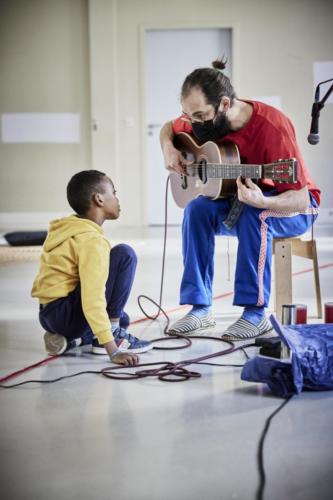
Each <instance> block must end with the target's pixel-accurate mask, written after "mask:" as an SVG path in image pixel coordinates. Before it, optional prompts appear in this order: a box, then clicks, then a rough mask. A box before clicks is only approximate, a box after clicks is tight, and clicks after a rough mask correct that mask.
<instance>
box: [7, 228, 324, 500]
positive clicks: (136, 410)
mask: <svg viewBox="0 0 333 500" xmlns="http://www.w3.org/2000/svg"><path fill="white" fill-rule="evenodd" d="M177 233H178V231H174V232H173V234H172V236H171V237H170V238H169V240H168V245H167V260H166V274H165V292H164V300H163V304H164V307H165V309H166V310H168V311H172V312H171V313H170V316H171V318H172V320H174V319H176V318H178V317H180V315H182V314H183V313H184V312H185V311H186V308H184V309H177V307H178V283H179V279H180V275H181V257H180V240H179V238H178V237H177V236H176V235H177ZM118 236H119V241H127V242H128V243H130V244H132V245H133V246H134V248H135V249H136V251H137V254H138V257H139V265H138V271H137V278H136V281H135V284H134V289H133V293H132V297H131V299H130V302H129V304H128V308H127V311H128V312H129V313H130V315H131V318H132V320H133V321H136V320H138V319H140V318H142V313H141V311H140V310H139V308H138V306H137V303H136V298H137V296H138V295H139V294H145V295H148V296H151V297H152V298H153V299H155V300H158V294H159V282H160V273H161V256H162V231H159V230H156V231H155V233H154V235H153V236H151V235H143V237H135V238H131V239H128V238H127V239H126V238H124V237H122V238H120V236H121V235H118ZM115 242H117V240H115ZM317 244H318V247H319V263H320V266H321V271H320V277H321V286H322V295H323V302H326V301H333V287H332V278H333V239H332V238H324V237H321V238H318V239H317ZM235 252H236V246H235V242H234V241H233V240H230V241H228V240H227V239H223V238H220V239H219V240H218V241H217V252H216V279H215V287H214V294H215V296H217V298H216V299H215V301H214V313H215V316H216V319H217V326H216V328H215V329H214V330H212V331H211V332H210V333H211V335H216V336H220V335H221V333H222V332H223V330H224V328H225V327H226V326H227V325H228V324H229V323H230V322H231V321H233V320H234V319H235V318H237V316H238V315H239V312H240V309H238V308H235V307H233V306H232V290H233V274H234V267H235ZM228 260H229V266H228V265H227V264H226V262H227V261H228ZM293 265H294V271H304V272H302V273H301V274H298V275H297V276H295V278H294V297H295V299H294V301H295V302H298V303H305V304H307V305H308V311H309V316H312V318H310V321H312V322H318V320H316V319H315V318H314V317H313V316H314V315H315V312H316V311H315V301H314V286H313V275H312V273H311V272H307V271H308V270H309V269H310V268H311V264H310V262H309V261H306V260H304V259H298V258H294V263H293ZM36 270H37V262H36V261H34V262H28V263H16V264H5V265H0V275H1V285H0V298H1V308H0V347H1V370H0V376H4V375H7V374H9V373H12V372H14V371H16V370H19V369H21V368H23V367H26V366H29V365H31V364H33V363H36V362H38V361H41V360H43V359H45V357H46V355H45V352H44V350H43V342H42V333H43V331H42V329H41V328H40V326H39V324H38V320H37V304H36V302H35V301H33V300H32V299H31V298H30V297H29V291H30V287H31V283H32V280H33V277H34V275H35V273H36ZM147 309H148V310H149V312H150V313H153V312H154V309H153V307H152V306H150V305H148V304H147ZM270 309H271V310H272V307H271V308H270ZM163 327H164V319H163V318H161V319H159V320H158V321H155V322H152V321H143V322H139V323H137V324H134V325H133V326H132V329H131V331H132V333H134V334H135V335H137V336H140V337H145V338H149V339H153V338H156V337H160V336H161V335H162V334H163ZM220 349H221V344H220V343H219V342H217V341H206V340H200V339H198V340H196V341H194V343H193V346H192V347H191V348H190V349H187V350H180V351H173V352H164V351H152V352H150V353H146V354H144V355H142V356H141V361H142V362H152V361H166V360H169V361H176V360H182V359H190V358H193V357H197V356H201V355H204V354H208V353H210V352H214V351H217V350H220ZM248 351H249V352H248V353H249V354H250V355H252V354H255V350H254V349H253V348H251V349H249V350H248ZM244 361H245V356H244V354H243V353H241V352H240V353H235V354H231V355H228V356H226V357H224V358H217V359H216V360H215V362H220V363H223V362H225V363H230V364H234V363H236V364H237V363H240V364H242V363H244ZM213 362H214V361H213ZM106 366H110V365H109V364H108V359H107V357H104V356H102V357H96V356H93V355H91V354H90V353H89V351H88V350H87V349H85V350H80V349H77V350H76V351H75V352H72V353H68V354H67V355H64V356H62V357H60V358H56V359H54V360H52V361H50V362H48V363H47V364H44V365H42V366H40V367H38V368H35V369H33V370H31V371H28V372H25V373H24V374H23V375H22V376H20V377H16V378H15V379H12V380H11V381H8V383H15V382H19V381H24V380H28V379H43V380H46V379H54V378H57V377H60V376H63V375H69V374H73V373H76V372H78V371H83V370H99V369H101V368H103V367H106ZM191 368H192V369H195V370H197V371H200V373H202V377H201V378H199V379H195V380H190V381H187V382H182V383H166V382H161V381H159V380H155V379H149V378H148V379H144V380H133V381H115V380H109V379H107V378H105V377H103V376H101V375H94V374H87V375H82V376H79V377H76V378H71V379H67V380H62V381H60V382H57V383H54V384H43V385H40V384H30V385H24V386H22V387H20V388H16V389H8V390H1V393H0V400H1V407H0V408H1V410H0V411H1V419H0V428H1V456H0V458H1V464H2V465H1V474H0V476H1V477H0V480H1V490H0V491H1V493H2V495H1V496H2V498H4V499H6V500H7V499H16V500H23V499H24V500H26V499H29V500H30V499H33V500H45V499H48V500H59V499H66V500H67V499H68V500H72V499H81V500H86V499H87V500H89V499H97V500H99V499H100V500H104V499H110V498H111V499H113V500H132V499H136V500H141V499H142V500H164V499H165V500H166V499H169V498H173V499H175V500H201V499H205V500H215V499H237V500H248V499H255V498H256V489H257V486H258V471H257V465H256V453H257V444H258V439H259V436H260V433H261V431H262V429H263V426H264V423H265V420H266V418H267V417H268V416H269V415H270V414H271V413H272V412H273V411H274V410H275V409H276V408H277V407H278V406H279V405H280V403H281V400H280V399H278V398H276V397H274V396H272V395H271V393H270V392H269V391H268V389H267V388H266V387H265V386H264V385H261V384H254V383H247V382H243V381H241V380H240V370H241V369H240V368H231V367H227V368H225V367H212V366H192V367H191ZM332 421H333V392H319V393H310V392H306V393H302V394H301V395H299V396H297V397H294V398H293V399H292V400H291V401H290V402H289V403H288V405H287V406H286V407H285V408H284V409H283V410H282V411H281V413H279V414H278V415H277V416H276V417H275V419H274V420H273V421H272V424H271V428H270V430H269V434H268V437H267V440H266V443H265V450H264V458H265V468H266V474H267V484H266V489H265V495H264V498H265V499H266V500H284V499H293V500H313V499H318V500H326V499H327V500H328V499H332V498H333V493H332V491H333V430H332Z"/></svg>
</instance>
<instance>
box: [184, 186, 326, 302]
mask: <svg viewBox="0 0 333 500" xmlns="http://www.w3.org/2000/svg"><path fill="white" fill-rule="evenodd" d="M266 195H267V196H268V193H266ZM269 195H271V193H270V194H269ZM310 197H311V203H310V204H309V207H308V209H307V210H306V212H305V213H290V214H288V213H287V214H286V212H284V213H283V212H276V211H272V210H261V209H257V208H254V207H251V206H249V205H244V209H243V211H242V213H241V215H240V217H239V219H238V221H237V223H236V224H235V225H234V227H233V228H232V229H231V230H228V229H227V228H226V227H225V226H224V224H223V221H224V220H225V219H226V217H227V215H228V212H229V210H230V202H229V201H228V200H227V199H220V200H215V201H213V200H211V199H209V198H207V197H205V196H199V197H198V198H196V199H195V200H192V201H191V202H190V203H189V204H188V205H187V207H186V208H185V211H184V219H183V228H182V235H183V262H184V273H183V278H182V282H181V289H180V303H181V304H192V305H193V304H202V305H205V306H210V305H211V303H212V285H213V277H214V249H215V236H216V235H225V236H236V237H237V238H238V251H237V264H236V274H235V287H234V302H233V303H234V305H237V306H246V305H251V306H265V307H267V305H268V302H269V297H270V289H271V265H272V242H273V238H289V237H293V236H299V235H301V234H303V233H305V232H306V231H307V230H308V229H309V227H310V226H311V224H312V223H313V222H314V220H315V219H316V217H317V214H318V206H317V202H316V201H315V200H314V198H313V197H312V196H310Z"/></svg>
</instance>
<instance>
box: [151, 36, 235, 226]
mask: <svg viewBox="0 0 333 500" xmlns="http://www.w3.org/2000/svg"><path fill="white" fill-rule="evenodd" d="M231 43H232V30H231V29H229V28H228V29H173V30H169V29H165V30H164V29H163V30H147V31H146V32H145V108H146V119H147V161H148V168H147V172H148V178H147V194H148V200H147V210H148V224H149V225H162V224H164V198H165V184H166V179H167V176H168V172H167V170H166V169H165V168H164V163H163V156H162V152H161V148H160V143H159V133H160V129H161V126H162V125H163V124H164V123H165V122H167V121H169V120H172V119H174V118H176V117H177V116H179V115H180V112H181V107H180V90H181V86H182V83H183V81H184V79H185V77H186V76H187V75H188V74H189V73H191V71H193V70H194V69H195V68H199V67H210V66H211V62H212V61H213V60H214V59H217V58H220V57H222V56H225V57H227V59H228V64H227V68H226V74H227V75H228V76H230V74H231V69H232V67H231V63H232V61H231V54H232V47H231ZM168 207H169V208H168V223H169V224H173V225H175V224H181V221H182V214H183V210H182V209H180V208H178V207H177V205H176V204H175V202H174V201H173V199H172V195H171V193H170V192H169V205H168Z"/></svg>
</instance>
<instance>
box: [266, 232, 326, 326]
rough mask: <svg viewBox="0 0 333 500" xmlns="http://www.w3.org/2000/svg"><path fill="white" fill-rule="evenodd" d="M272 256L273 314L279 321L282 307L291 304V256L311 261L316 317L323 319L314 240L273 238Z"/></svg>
mask: <svg viewBox="0 0 333 500" xmlns="http://www.w3.org/2000/svg"><path fill="white" fill-rule="evenodd" d="M273 254H275V312H276V316H277V318H278V320H279V321H281V316H282V305H283V304H292V303H293V293H292V256H293V255H297V256H298V257H304V258H305V259H310V260H312V261H313V272H314V279H315V285H316V299H317V315H318V318H322V317H323V310H322V304H321V292H320V282H319V269H318V257H317V246H316V240H314V239H313V240H302V239H301V238H274V240H273Z"/></svg>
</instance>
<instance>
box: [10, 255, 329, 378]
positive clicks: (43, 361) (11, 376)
mask: <svg viewBox="0 0 333 500" xmlns="http://www.w3.org/2000/svg"><path fill="white" fill-rule="evenodd" d="M328 267H333V263H330V264H324V265H322V266H319V269H327V268H328ZM312 271H313V268H310V269H304V270H303V271H297V272H294V273H293V276H299V275H301V274H305V273H310V272H312ZM233 293H234V292H226V293H222V294H221V295H215V297H213V300H219V299H224V298H225V297H230V295H233ZM186 307H188V305H184V306H179V307H175V308H174V309H169V311H167V314H170V313H172V312H175V311H179V310H181V309H184V308H186ZM148 319H149V318H140V319H137V320H135V321H132V322H131V325H136V324H138V323H142V322H143V321H147V320H148ZM57 358H59V356H49V357H48V358H46V359H43V360H42V361H39V362H38V363H35V364H33V365H29V366H26V367H25V368H21V369H20V370H17V371H16V372H13V373H9V374H8V375H5V376H4V377H2V378H0V384H2V383H3V382H6V381H7V380H10V379H12V378H14V377H19V376H20V375H22V373H25V372H27V371H29V370H32V369H33V368H38V367H39V366H42V365H44V364H46V363H48V362H49V361H52V360H53V359H57Z"/></svg>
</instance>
